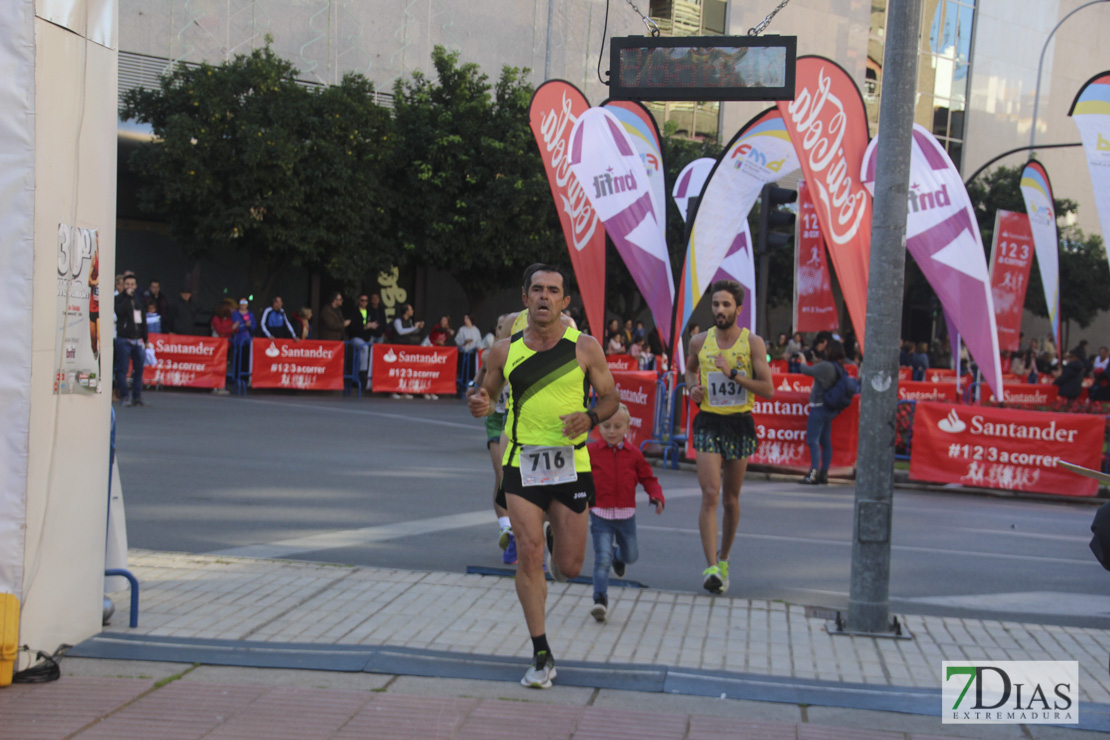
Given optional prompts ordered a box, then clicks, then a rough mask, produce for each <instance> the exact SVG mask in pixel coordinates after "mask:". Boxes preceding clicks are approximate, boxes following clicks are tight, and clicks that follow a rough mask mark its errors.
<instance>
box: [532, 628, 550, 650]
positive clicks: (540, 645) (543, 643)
mask: <svg viewBox="0 0 1110 740" xmlns="http://www.w3.org/2000/svg"><path fill="white" fill-rule="evenodd" d="M545 651H546V652H547V654H548V655H551V648H550V647H549V646H548V644H547V633H546V632H545V633H544V634H542V635H540V636H539V637H533V638H532V655H539V654H540V653H542V652H545Z"/></svg>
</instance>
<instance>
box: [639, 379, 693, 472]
mask: <svg viewBox="0 0 1110 740" xmlns="http://www.w3.org/2000/svg"><path fill="white" fill-rule="evenodd" d="M677 381H678V373H675V372H673V371H672V372H667V373H664V374H663V375H661V376H660V377H659V380H658V381H657V382H656V385H655V427H654V429H653V430H652V438H651V439H647V440H644V441H643V442H641V443H640V449H641V450H643V449H644V447H646V446H647V445H649V444H657V445H660V446H661V447H662V448H663V467H667V468H670V469H671V470H677V469H678V461H679V459H680V458H681V457H682V454H683V451H684V450H685V449H686V433H685V430H684V429H682V403H683V395H684V392H685V390H686V383H685V381H683V382H681V383H679V382H677ZM676 429H677V430H678V433H676Z"/></svg>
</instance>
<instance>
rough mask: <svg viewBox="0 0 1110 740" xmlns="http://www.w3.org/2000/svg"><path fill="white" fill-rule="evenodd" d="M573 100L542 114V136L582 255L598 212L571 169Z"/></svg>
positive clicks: (549, 164) (560, 195)
mask: <svg viewBox="0 0 1110 740" xmlns="http://www.w3.org/2000/svg"><path fill="white" fill-rule="evenodd" d="M571 108H572V101H571V100H570V99H569V98H568V97H567V96H566V95H564V96H563V103H562V109H561V110H554V109H553V110H549V111H547V112H546V113H545V114H544V115H543V122H542V123H541V125H540V134H541V135H542V136H543V151H542V154H543V156H545V157H547V160H548V161H547V164H548V166H549V167H551V170H552V171H553V172H554V174H555V186H556V187H557V188H558V189H559V200H560V201H561V203H562V208H563V213H565V214H566V215H567V217H568V218H569V219H570V223H571V226H572V230H573V232H574V233H573V240H574V248H575V249H576V250H578V251H579V252H581V251H582V250H583V249H584V248H585V247H586V245H587V244H588V243H589V241H590V239H591V238H592V237H593V235H594V231H595V230H596V229H597V223H598V218H597V213H595V212H594V209H593V208H592V207H591V206H590V200H589V198H587V197H586V191H585V190H583V189H582V185H581V184H580V183H579V182H578V178H576V177H575V176H574V174H573V173H572V172H571V170H570V154H569V153H568V152H567V143H568V140H569V139H570V131H571V129H572V128H574V122H575V121H577V120H578V117H577V116H575V115H573V114H572V113H571Z"/></svg>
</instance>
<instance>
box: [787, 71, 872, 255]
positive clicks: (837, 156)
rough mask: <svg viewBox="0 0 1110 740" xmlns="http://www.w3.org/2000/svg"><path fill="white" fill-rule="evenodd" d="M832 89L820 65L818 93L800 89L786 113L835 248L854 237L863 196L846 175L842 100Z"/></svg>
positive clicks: (861, 216) (864, 203)
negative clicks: (793, 128)
mask: <svg viewBox="0 0 1110 740" xmlns="http://www.w3.org/2000/svg"><path fill="white" fill-rule="evenodd" d="M831 87H832V78H831V77H829V76H828V75H827V74H825V69H824V67H822V68H821V70H820V72H818V74H817V90H816V91H811V90H810V89H809V88H808V87H807V88H804V89H802V90H800V91H799V92H798V94H797V96H795V98H794V100H793V102H791V103H790V106H789V108H788V110H789V113H790V120H791V121H792V122H793V124H794V126H795V129H796V132H797V136H796V137H793V138H794V145H795V146H799V145H800V146H801V148H802V152H803V154H804V158H805V159H806V160H807V164H808V166H809V172H807V173H806V174H807V175H808V176H809V177H810V184H812V185H813V188H814V190H815V191H816V193H817V201H818V202H819V203H820V204H821V208H822V209H823V210H824V215H825V218H824V219H823V220H824V221H825V223H826V225H827V226H828V230H829V234H828V236H829V238H830V239H831V240H832V241H833V242H834V243H836V244H846V243H848V242H850V241H851V240H852V239H854V238H855V237H856V235H857V234H858V233H859V229H860V225H861V224H862V223H863V219H864V216H865V215H866V214H867V192H866V191H865V190H864V188H863V186H862V185H861V184H860V183H859V182H857V181H856V180H855V179H854V178H853V177H852V176H851V174H849V173H850V172H851V171H852V167H851V166H850V165H849V164H848V160H847V158H846V157H845V154H844V146H843V144H844V136H845V133H846V130H847V127H848V117H847V115H846V114H845V113H844V102H843V101H841V100H840V98H839V97H837V96H836V95H834V94H833V93H832V92H831ZM798 137H801V140H800V141H799V140H798ZM856 169H858V167H857V168H856ZM834 211H835V213H834Z"/></svg>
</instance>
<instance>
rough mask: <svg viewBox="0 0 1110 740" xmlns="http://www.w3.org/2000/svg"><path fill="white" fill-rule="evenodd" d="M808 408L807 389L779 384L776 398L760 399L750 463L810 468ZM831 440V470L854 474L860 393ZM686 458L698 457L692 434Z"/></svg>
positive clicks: (692, 413) (838, 421)
mask: <svg viewBox="0 0 1110 740" xmlns="http://www.w3.org/2000/svg"><path fill="white" fill-rule="evenodd" d="M785 378H805V379H806V380H808V381H809V382H810V385H812V383H813V378H810V377H809V376H806V375H787V376H785ZM687 401H689V399H687ZM809 408H810V406H809V391H808V390H806V391H804V392H798V391H783V390H780V389H778V388H777V387H776V390H775V397H774V398H772V399H769V400H768V399H763V398H757V399H756V401H755V408H754V409H753V410H752V417H753V419H754V421H755V431H756V434H757V435H758V437H759V449H758V450H756V453H755V454H754V455H752V456H751V458H750V462H751V463H752V464H754V465H764V466H768V467H773V468H779V469H782V470H790V471H797V472H803V471H806V470H809V468H810V465H809V462H810V461H809V447H807V446H806V424H807V423H808V421H809ZM689 413H690V420H691V425H692V424H693V419H694V417H696V416H697V414H698V407H697V406H694V405H693V404H689ZM832 440H833V459H832V466H831V467H830V468H829V472H830V473H832V474H833V475H851V474H852V472H853V471H854V470H855V467H856V454H857V451H858V448H859V396H856V397H855V398H854V399H852V405H851V406H849V407H848V408H846V409H844V410H843V411H841V412H840V413H839V414H838V415H837V417H836V418H835V419H833V426H832ZM686 457H688V458H689V459H691V460H694V459H696V458H697V453H696V452H695V451H694V442H693V435H687V438H686Z"/></svg>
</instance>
